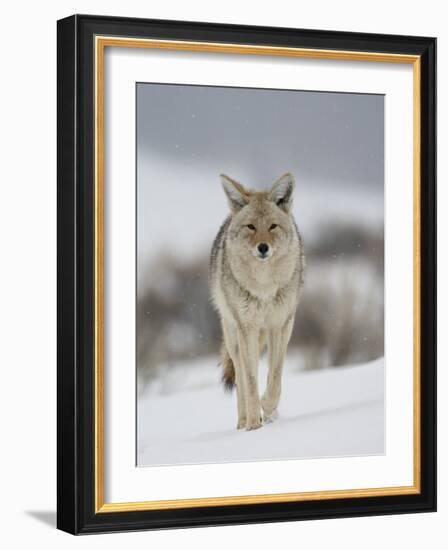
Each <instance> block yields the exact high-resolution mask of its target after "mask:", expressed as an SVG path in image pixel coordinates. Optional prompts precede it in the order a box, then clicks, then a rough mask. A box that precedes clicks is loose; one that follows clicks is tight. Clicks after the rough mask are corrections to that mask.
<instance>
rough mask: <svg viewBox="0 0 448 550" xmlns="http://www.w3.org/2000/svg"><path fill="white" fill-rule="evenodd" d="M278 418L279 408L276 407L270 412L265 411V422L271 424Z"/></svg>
mask: <svg viewBox="0 0 448 550" xmlns="http://www.w3.org/2000/svg"><path fill="white" fill-rule="evenodd" d="M277 418H278V411H277V409H274V410H273V411H272V412H271V413H270V414H267V413H266V412H263V422H264V423H265V424H271V422H274V420H277Z"/></svg>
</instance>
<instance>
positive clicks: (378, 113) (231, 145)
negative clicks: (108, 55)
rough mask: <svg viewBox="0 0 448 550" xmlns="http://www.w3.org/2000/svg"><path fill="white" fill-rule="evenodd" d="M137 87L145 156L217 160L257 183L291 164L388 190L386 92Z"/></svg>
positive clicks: (329, 180)
mask: <svg viewBox="0 0 448 550" xmlns="http://www.w3.org/2000/svg"><path fill="white" fill-rule="evenodd" d="M137 94H138V95H137V100H138V101H137V105H138V117H137V123H138V151H139V154H142V155H144V156H148V155H149V156H151V155H155V156H156V157H157V158H160V157H164V158H165V159H166V160H167V161H169V162H174V163H184V164H185V163H188V165H190V166H191V165H201V166H207V167H213V168H214V169H215V171H217V173H219V172H226V173H227V172H229V175H233V176H234V177H236V178H237V177H240V178H242V177H243V176H244V177H246V178H247V179H249V180H250V183H251V185H255V186H265V185H267V184H268V183H270V182H271V181H272V180H273V179H275V178H276V177H277V176H278V175H280V174H282V173H283V172H286V171H292V172H295V173H296V177H299V178H300V177H302V178H304V179H306V180H312V181H318V182H320V183H322V184H329V185H332V184H340V183H341V182H345V183H356V184H357V185H363V186H364V185H369V186H379V187H380V188H381V189H382V186H383V164H384V163H383V161H384V102H383V96H381V95H370V94H368V95H367V94H366V95H363V94H346V93H319V92H300V91H284V90H261V89H247V88H225V87H224V88H223V87H207V86H184V85H158V84H146V83H142V84H138V85H137ZM232 170H233V172H235V171H237V172H238V173H233V174H232V173H230V172H231V171H232ZM243 183H244V182H243Z"/></svg>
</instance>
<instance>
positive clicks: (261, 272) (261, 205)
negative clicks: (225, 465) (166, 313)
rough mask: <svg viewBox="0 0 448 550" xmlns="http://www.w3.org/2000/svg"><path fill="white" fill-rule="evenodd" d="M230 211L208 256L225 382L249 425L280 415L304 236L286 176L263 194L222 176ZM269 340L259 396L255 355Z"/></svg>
mask: <svg viewBox="0 0 448 550" xmlns="http://www.w3.org/2000/svg"><path fill="white" fill-rule="evenodd" d="M221 183H222V185H223V187H224V191H225V193H226V195H227V199H228V202H229V205H230V210H231V214H230V215H229V217H228V218H227V219H226V220H225V222H224V223H223V225H222V226H221V228H220V230H219V232H218V235H217V236H216V239H215V241H214V243H213V248H212V252H211V258H210V285H211V294H212V299H213V303H214V305H215V306H216V309H217V310H218V312H219V315H220V318H221V325H222V333H223V342H222V349H221V363H222V367H223V382H224V384H225V386H226V388H228V389H231V388H232V387H233V386H234V385H236V390H237V403H238V425H237V427H238V428H246V429H247V430H254V429H256V428H259V427H260V426H261V423H262V418H261V412H263V419H264V420H265V421H266V422H268V421H271V420H273V419H274V418H275V417H276V414H277V406H278V402H279V399H280V392H281V375H282V368H283V362H284V359H285V355H286V348H287V346H288V342H289V339H290V336H291V332H292V328H293V324H294V315H295V312H296V308H297V304H298V301H299V294H300V289H301V287H302V284H303V272H304V254H303V245H302V239H301V237H300V234H299V231H298V230H297V226H296V223H295V221H294V218H293V216H292V213H291V207H292V197H293V192H294V178H293V176H292V175H291V174H284V175H283V176H282V177H281V178H279V179H278V180H277V181H276V182H275V183H274V185H273V187H272V189H271V190H270V191H267V192H259V191H252V190H248V189H246V188H245V187H243V186H242V185H241V184H240V183H238V182H236V181H234V180H232V179H230V178H229V177H227V176H224V175H222V176H221ZM266 344H267V347H268V360H269V373H268V379H267V386H266V391H265V392H264V395H263V397H262V398H261V400H260V397H259V394H258V360H259V356H260V353H261V352H262V351H263V348H264V347H265V345H266Z"/></svg>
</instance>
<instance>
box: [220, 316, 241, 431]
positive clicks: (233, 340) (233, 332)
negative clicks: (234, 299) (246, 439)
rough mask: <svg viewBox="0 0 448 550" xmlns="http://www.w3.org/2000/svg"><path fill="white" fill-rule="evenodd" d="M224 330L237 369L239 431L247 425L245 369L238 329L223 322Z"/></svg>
mask: <svg viewBox="0 0 448 550" xmlns="http://www.w3.org/2000/svg"><path fill="white" fill-rule="evenodd" d="M222 330H223V335H224V342H225V345H226V348H227V352H228V354H229V355H230V358H231V359H232V362H233V368H234V369H235V385H236V399H237V407H238V424H237V429H238V430H240V429H242V428H245V427H246V424H247V407H246V390H245V387H244V384H245V380H244V376H243V369H242V366H241V359H240V358H239V353H238V335H237V329H236V327H235V326H234V325H232V324H231V323H228V322H226V321H223V322H222Z"/></svg>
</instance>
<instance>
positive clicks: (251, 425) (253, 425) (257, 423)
mask: <svg viewBox="0 0 448 550" xmlns="http://www.w3.org/2000/svg"><path fill="white" fill-rule="evenodd" d="M261 426H262V423H261V417H260V418H258V419H254V420H252V421H249V422H247V424H246V430H247V431H251V430H258V428H261Z"/></svg>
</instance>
